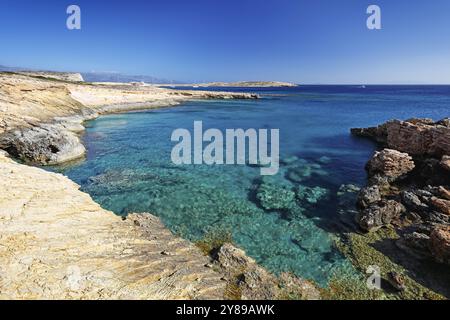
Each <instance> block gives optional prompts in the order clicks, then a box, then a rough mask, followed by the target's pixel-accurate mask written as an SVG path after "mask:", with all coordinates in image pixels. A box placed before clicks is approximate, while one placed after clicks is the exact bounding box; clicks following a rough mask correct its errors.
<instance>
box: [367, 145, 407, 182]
mask: <svg viewBox="0 0 450 320" xmlns="http://www.w3.org/2000/svg"><path fill="white" fill-rule="evenodd" d="M414 167H415V165H414V161H413V160H412V157H410V156H409V155H408V154H407V153H402V152H399V151H397V150H392V149H383V150H382V151H377V152H375V155H374V156H373V157H372V159H370V161H369V162H368V163H367V166H366V168H367V171H368V173H369V176H371V177H373V176H375V175H379V176H380V177H382V178H387V180H388V181H395V180H396V179H398V178H400V177H402V176H404V175H405V174H407V173H408V172H411V171H412V170H413V169H414Z"/></svg>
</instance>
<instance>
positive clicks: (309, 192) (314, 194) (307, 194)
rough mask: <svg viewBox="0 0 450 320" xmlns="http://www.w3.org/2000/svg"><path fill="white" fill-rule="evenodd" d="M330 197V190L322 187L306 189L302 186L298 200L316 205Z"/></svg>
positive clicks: (299, 188) (298, 192)
mask: <svg viewBox="0 0 450 320" xmlns="http://www.w3.org/2000/svg"><path fill="white" fill-rule="evenodd" d="M327 195H328V190H327V189H325V188H321V187H313V188H311V187H306V186H302V185H300V186H299V187H298V189H297V199H299V200H300V201H306V202H307V203H309V204H316V203H318V202H319V201H320V200H321V199H323V198H325V197H326V196H327Z"/></svg>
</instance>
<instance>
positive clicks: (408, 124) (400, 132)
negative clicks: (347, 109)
mask: <svg viewBox="0 0 450 320" xmlns="http://www.w3.org/2000/svg"><path fill="white" fill-rule="evenodd" d="M351 132H352V134H354V135H358V136H361V137H368V138H372V139H374V140H375V141H377V142H379V143H381V144H382V145H384V146H386V147H388V148H390V149H394V150H397V151H400V152H406V153H408V154H410V155H428V156H436V157H442V156H443V155H449V154H450V120H449V119H448V118H447V119H443V120H441V121H437V122H434V121H433V120H431V119H409V120H406V121H400V120H392V121H388V122H386V123H384V124H382V125H380V126H378V127H371V128H355V129H352V130H351Z"/></svg>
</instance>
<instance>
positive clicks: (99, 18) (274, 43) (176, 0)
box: [0, 0, 450, 84]
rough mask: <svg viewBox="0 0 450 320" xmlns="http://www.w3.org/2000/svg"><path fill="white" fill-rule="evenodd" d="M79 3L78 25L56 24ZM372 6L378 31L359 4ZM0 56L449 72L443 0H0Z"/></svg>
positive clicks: (150, 71) (393, 75)
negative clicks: (378, 22) (369, 24)
mask: <svg viewBox="0 0 450 320" xmlns="http://www.w3.org/2000/svg"><path fill="white" fill-rule="evenodd" d="M70 4H77V5H79V6H80V7H81V13H82V29H81V30H79V31H69V30H67V29H66V18H67V14H66V8H67V6H68V5H70ZM370 4H377V5H379V6H380V7H381V9H382V25H383V29H382V30H380V31H371V30H368V29H367V28H366V18H367V14H366V9H367V7H368V5H370ZM0 64H3V65H8V66H22V67H30V68H41V69H52V70H67V71H71V70H73V71H85V72H86V71H117V72H122V73H128V74H145V75H153V76H157V77H164V78H168V79H176V80H181V81H213V80H223V81H234V80H281V81H292V82H297V83H342V84H344V83H388V84H390V83H450V1H449V0H432V1H429V0H371V1H366V0H309V1H304V0H264V1H262V0H239V1H237V0H201V1H196V0H147V1H135V0H129V1H112V0H111V1H108V0H103V1H93V0H86V1H85V0H73V1H71V2H69V1H63V0H55V1H45V0H41V1H23V0H1V2H0Z"/></svg>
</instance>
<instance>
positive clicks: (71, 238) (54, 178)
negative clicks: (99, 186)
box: [0, 154, 226, 299]
mask: <svg viewBox="0 0 450 320" xmlns="http://www.w3.org/2000/svg"><path fill="white" fill-rule="evenodd" d="M0 208H1V210H0V243H1V245H0V299H213V298H216V299H221V298H223V296H224V292H225V286H226V284H225V282H224V281H223V280H221V278H222V277H223V275H221V274H220V273H218V272H215V271H213V270H212V269H211V268H208V267H205V265H206V264H208V263H209V259H208V258H207V257H206V256H204V255H203V254H202V253H201V252H200V251H199V250H198V249H197V248H196V247H195V246H194V245H192V244H191V243H189V242H187V241H185V240H182V239H180V238H177V237H175V236H174V235H172V234H171V233H170V232H169V231H168V230H167V229H166V228H165V227H164V226H163V225H162V224H161V222H160V221H159V219H158V218H156V217H154V216H152V215H150V214H139V215H130V216H129V217H128V218H127V219H126V220H125V221H122V219H121V218H120V217H118V216H116V215H114V214H113V213H112V212H109V211H106V210H103V209H102V208H101V207H100V206H99V205H98V204H96V203H95V202H94V201H92V200H91V198H90V197H89V196H88V195H87V194H84V193H82V192H80V191H79V190H78V185H76V184H75V183H73V182H72V181H70V180H69V179H67V178H66V177H64V176H62V175H59V174H54V173H49V172H46V171H44V170H41V169H38V168H34V167H28V166H24V165H19V164H17V163H15V162H13V161H12V160H10V159H7V158H6V157H5V156H4V155H1V154H0Z"/></svg>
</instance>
